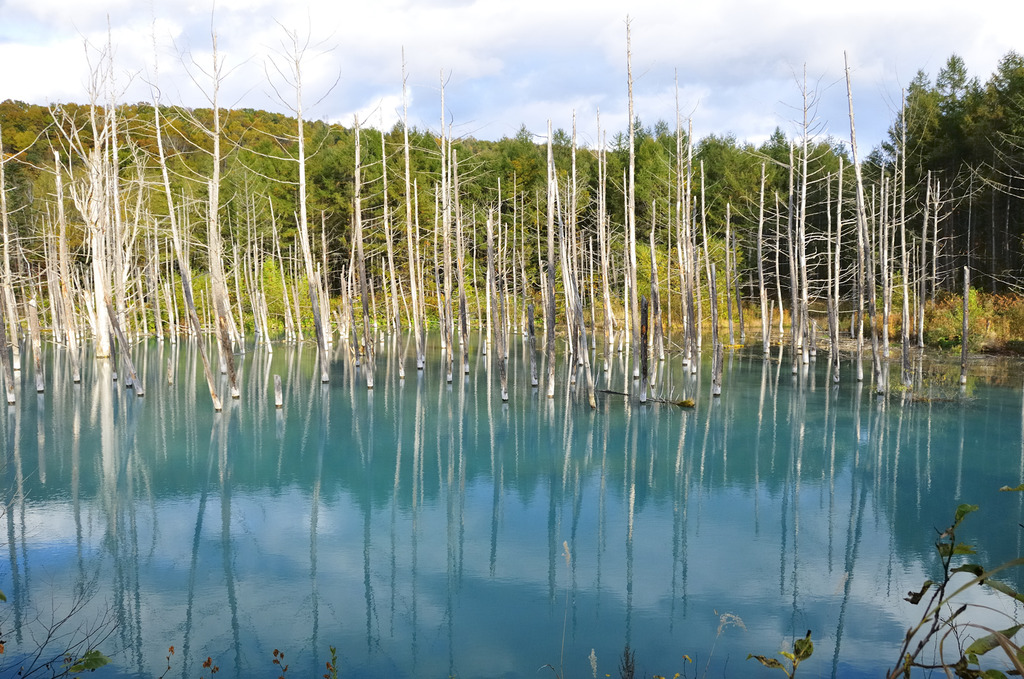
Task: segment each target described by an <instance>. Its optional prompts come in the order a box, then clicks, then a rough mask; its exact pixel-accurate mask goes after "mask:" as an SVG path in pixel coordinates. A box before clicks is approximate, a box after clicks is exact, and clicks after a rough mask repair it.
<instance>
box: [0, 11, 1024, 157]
mask: <svg viewBox="0 0 1024 679" xmlns="http://www.w3.org/2000/svg"><path fill="white" fill-rule="evenodd" d="M627 13H628V14H629V17H630V23H631V26H632V53H633V77H634V81H635V84H634V95H635V102H636V103H635V106H636V114H637V116H638V117H639V118H640V119H641V121H643V122H644V123H645V124H653V123H654V122H656V121H657V120H659V119H662V120H666V121H669V122H670V123H672V124H674V121H675V118H676V77H677V74H678V83H679V108H680V109H681V111H682V114H683V116H684V117H691V118H692V122H693V129H694V134H695V135H696V136H697V137H703V136H705V135H707V134H710V133H714V134H733V135H735V136H736V137H737V138H739V139H742V140H750V141H753V142H755V143H757V142H760V141H762V140H763V139H765V138H766V137H767V136H768V135H769V134H771V132H772V131H773V130H774V129H775V127H776V126H780V127H782V129H783V130H784V131H786V132H787V133H789V134H795V133H796V131H797V129H798V126H797V122H796V121H798V119H799V118H800V116H801V113H800V105H801V101H802V93H801V87H800V81H801V80H802V78H803V73H804V69H805V68H806V74H807V82H808V87H809V89H811V90H812V93H813V94H814V100H815V101H816V103H817V106H816V108H815V113H816V117H815V121H816V129H817V130H818V131H819V132H820V133H821V134H833V135H835V136H836V137H839V138H842V139H848V138H849V119H848V115H847V102H846V86H845V81H844V80H843V53H844V51H845V52H847V53H848V55H849V59H850V66H851V69H852V75H853V88H854V99H855V115H856V120H857V133H858V141H859V143H860V144H861V146H862V147H871V146H873V145H875V144H877V143H878V141H879V140H880V139H881V137H882V135H883V134H884V133H885V130H886V128H887V127H888V126H889V124H890V122H891V120H892V114H893V110H894V108H896V107H898V106H899V98H900V88H901V87H902V86H905V85H906V84H907V83H908V82H909V81H910V80H911V79H912V78H913V77H914V75H915V73H916V72H917V71H918V70H919V69H922V70H924V71H925V72H926V73H928V74H929V76H931V77H932V78H934V76H935V74H936V73H937V72H938V71H939V69H940V68H942V66H943V64H944V63H945V62H946V60H947V59H948V57H949V55H950V54H952V53H954V52H955V53H957V54H959V55H960V56H962V57H963V58H964V59H965V61H966V63H967V66H968V69H969V70H970V72H971V74H972V75H974V76H977V77H979V78H980V79H981V80H982V81H984V80H986V79H987V78H988V77H989V75H990V74H991V73H992V71H993V70H994V68H995V66H996V64H997V62H998V60H999V58H1000V57H1002V56H1003V55H1005V54H1006V53H1007V52H1008V51H1010V50H1018V51H1024V37H1021V35H1022V33H1021V27H1022V26H1024V2H1020V0H972V1H970V2H963V1H962V0H956V1H955V2H954V1H951V0H854V1H853V2H849V3H839V2H808V1H807V0H773V1H772V2H763V1H761V0H703V1H702V2H695V1H694V0H631V1H629V2H610V1H608V0H586V1H584V0H547V1H544V0H516V1H515V2H512V1H510V0H370V1H366V0H363V1H361V2H354V1H353V0H310V1H309V2H308V3H302V2H294V1H290V0H219V2H217V4H216V7H214V4H213V2H211V0H179V1H176V2H167V1H164V0H151V1H150V2H145V1H140V0H78V1H77V2H70V1H69V0H0V100H2V99H19V100H22V101H28V102H32V103H41V104H44V103H50V102H62V101H84V100H86V98H87V94H86V93H87V89H88V87H87V83H88V81H89V74H90V64H91V63H92V64H95V63H96V62H97V60H98V51H97V50H99V49H100V48H102V47H103V46H104V45H106V43H107V36H108V21H109V29H110V31H109V32H110V40H111V42H112V44H113V51H114V58H115V62H114V63H115V78H116V82H117V90H118V91H119V92H121V95H120V96H121V98H122V99H123V100H126V101H149V100H151V95H150V83H152V82H153V81H154V80H156V81H157V82H158V83H159V85H160V88H161V91H162V93H163V94H162V102H163V103H180V104H185V105H190V106H203V105H205V104H206V103H207V101H206V99H205V96H204V91H205V92H209V91H210V87H209V85H210V79H209V78H208V76H207V75H205V74H204V72H203V70H202V69H205V70H206V71H207V72H209V70H210V65H211V63H212V57H211V28H212V29H214V30H215V31H216V33H217V36H218V46H219V49H220V54H221V56H222V57H223V60H224V72H225V75H224V79H223V85H222V94H221V103H222V106H239V107H251V108H267V109H274V110H281V111H286V110H287V109H286V107H285V104H282V102H281V101H280V100H279V98H278V96H277V95H283V96H284V97H286V98H287V97H289V96H291V95H290V94H289V90H288V87H287V85H288V83H287V82H286V81H281V79H280V78H279V77H278V76H277V72H278V71H277V69H276V68H275V64H276V66H277V67H278V68H281V69H287V62H286V61H285V60H286V58H287V56H288V52H289V51H290V45H291V42H290V38H289V31H291V32H293V33H292V34H293V35H298V36H299V37H300V40H302V41H305V42H307V43H308V47H307V49H306V51H305V54H304V58H303V61H302V78H303V89H304V97H303V99H304V106H305V108H306V109H307V111H306V114H307V117H310V118H319V119H327V120H330V121H333V122H341V123H343V124H345V125H350V124H351V122H352V119H353V115H356V114H358V115H359V116H360V118H361V119H362V120H363V121H364V124H367V125H370V126H374V127H378V126H380V125H382V124H383V125H384V126H386V127H390V126H391V125H393V124H394V122H395V121H396V120H398V118H399V116H400V115H401V108H402V103H401V102H402V51H403V49H404V52H405V62H406V70H407V73H408V90H409V102H410V103H409V106H410V110H409V118H410V123H411V124H412V125H415V126H417V127H420V128H428V129H432V130H436V129H438V128H439V127H440V120H441V103H440V82H441V77H442V76H441V74H442V73H443V74H444V79H445V81H446V86H445V108H446V112H447V119H448V122H449V123H450V124H451V125H452V130H453V133H454V134H455V135H456V136H474V137H477V138H481V139H500V138H501V137H504V136H512V135H514V134H515V133H516V131H517V130H518V129H519V128H520V126H521V125H523V124H525V125H526V126H527V128H528V129H529V130H531V131H533V132H535V133H543V132H544V130H545V128H546V124H547V120H549V119H550V120H551V121H552V124H553V125H554V126H555V127H556V128H558V127H561V128H564V129H566V130H570V129H571V126H572V115H573V112H574V111H575V113H576V116H577V119H578V123H577V125H578V130H579V136H580V140H581V143H584V144H590V145H592V144H593V143H594V142H595V140H596V129H597V114H598V110H600V114H601V125H602V127H603V128H604V129H606V130H611V134H614V132H616V131H620V130H624V129H626V120H627V89H626V15H627ZM307 37H308V40H307ZM87 44H88V45H89V47H87V46H86V45H87ZM157 74H158V75H157ZM190 74H191V77H190ZM335 83H336V84H335ZM197 84H198V86H197ZM332 85H333V88H332ZM287 103H288V104H292V103H293V102H291V101H289V102H287Z"/></svg>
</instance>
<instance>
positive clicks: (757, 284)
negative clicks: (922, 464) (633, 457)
mask: <svg viewBox="0 0 1024 679" xmlns="http://www.w3.org/2000/svg"><path fill="white" fill-rule="evenodd" d="M102 56H103V59H101V60H100V61H99V62H98V63H97V65H96V66H95V67H94V71H93V73H92V78H91V80H90V81H89V82H90V86H89V91H88V92H86V93H85V98H86V99H87V101H86V103H81V104H71V103H69V104H53V105H49V106H44V105H40V104H32V103H24V102H18V101H10V100H7V101H4V102H3V103H2V104H0V148H2V151H3V153H2V155H0V186H2V188H3V190H2V191H0V197H2V201H0V213H2V217H3V271H2V274H3V279H2V283H3V293H4V294H3V295H2V296H0V297H2V298H3V299H2V300H0V301H2V303H3V306H4V309H3V314H4V316H5V323H4V331H5V332H4V335H5V337H0V341H2V342H4V343H6V342H8V341H9V342H11V345H12V347H13V349H14V351H13V356H14V359H13V360H14V369H18V367H19V354H20V348H19V347H21V346H23V345H24V344H25V343H27V342H30V341H31V342H39V341H42V340H41V338H42V337H43V336H47V337H48V338H49V339H50V340H52V341H54V342H56V343H58V344H62V345H66V346H68V347H69V349H70V350H71V351H72V352H74V353H76V355H77V353H78V351H79V348H78V347H79V345H80V344H81V343H82V341H83V340H92V341H93V342H94V343H95V345H94V351H95V353H96V355H97V356H101V357H102V356H106V355H109V353H110V351H111V350H112V349H113V350H114V351H116V350H117V342H118V341H121V342H122V345H121V348H122V349H127V348H129V347H130V346H132V344H133V342H135V341H137V340H139V339H141V338H145V337H154V336H155V337H158V338H159V339H161V340H163V338H164V336H165V335H166V336H168V337H170V338H173V337H174V336H175V335H177V334H180V333H191V334H198V333H211V334H216V335H217V336H218V337H219V339H220V342H219V345H220V347H221V364H222V368H223V367H224V365H223V364H224V363H225V362H227V363H231V359H230V356H231V353H232V351H231V347H232V346H233V345H234V346H238V345H239V344H240V343H244V338H245V336H246V335H247V334H249V333H254V335H255V337H256V341H257V342H261V343H264V344H265V345H266V346H268V347H270V346H271V341H272V340H278V339H282V338H284V339H305V338H307V337H308V338H313V337H315V338H316V340H317V342H318V345H319V346H320V347H321V351H322V350H323V347H324V345H325V344H329V343H330V342H331V341H333V340H332V338H333V337H334V336H335V335H338V336H340V337H342V338H347V337H351V338H353V340H354V342H353V345H354V348H353V349H352V351H353V355H354V356H355V357H356V360H358V357H359V355H364V354H365V355H368V356H369V357H371V358H372V352H373V344H374V341H373V339H372V338H373V337H375V336H376V334H377V333H382V332H392V331H395V330H398V329H400V328H413V327H415V329H416V332H415V336H416V337H417V346H418V349H417V356H418V357H419V364H420V365H422V335H423V333H424V329H425V328H426V327H428V326H431V327H440V328H441V330H442V331H443V332H444V335H445V337H446V338H447V345H448V346H451V345H452V334H453V333H454V332H457V331H459V332H462V334H463V336H465V333H466V332H467V327H469V326H478V327H480V328H483V327H484V326H486V328H487V337H488V341H490V340H491V333H492V327H493V328H495V329H496V330H495V332H496V333H497V334H498V336H497V338H496V339H495V341H498V342H500V341H505V342H507V337H505V338H504V340H503V339H502V337H501V335H502V334H504V335H507V333H508V332H509V331H511V330H513V329H515V330H517V331H518V330H522V331H523V333H524V335H525V334H526V329H527V325H528V323H527V316H528V315H529V314H531V313H532V306H533V305H534V304H535V303H536V304H538V305H540V306H541V309H542V311H543V317H544V319H545V321H544V327H545V332H547V333H549V335H548V336H549V338H553V337H554V334H553V333H554V332H555V329H556V327H557V328H558V332H559V333H562V332H563V330H564V331H565V333H566V334H567V335H568V336H569V337H570V338H571V342H570V343H571V344H573V343H575V342H578V341H580V339H581V337H582V336H586V335H587V333H591V334H594V335H597V334H600V335H601V336H603V337H604V338H605V340H606V342H605V343H606V344H607V345H609V346H612V345H613V344H614V343H615V342H616V341H618V342H619V343H620V344H621V343H622V342H625V343H626V344H627V345H628V344H630V343H632V344H633V345H640V344H641V342H640V337H639V334H638V333H639V329H640V328H641V326H642V329H643V330H645V331H646V330H647V327H648V324H647V322H646V321H641V316H640V309H639V306H640V302H641V300H640V298H643V300H642V301H643V302H644V303H645V305H646V302H647V300H650V305H651V306H650V313H651V314H652V318H653V319H654V320H653V321H652V322H651V325H652V327H653V330H654V332H653V335H652V339H648V340H646V341H645V342H644V344H650V345H651V346H652V347H653V346H654V342H655V341H656V342H658V343H659V346H660V354H661V356H664V352H665V345H666V340H667V344H668V350H669V351H674V350H678V351H680V352H681V353H683V355H684V358H685V360H689V358H690V356H691V352H692V351H693V350H694V349H699V346H700V343H701V340H702V337H703V336H704V335H705V334H706V333H709V332H710V333H712V334H713V335H714V336H715V337H713V342H715V343H716V344H717V343H719V340H718V339H717V331H718V327H719V321H718V318H719V316H721V317H722V318H726V317H727V318H728V328H729V329H728V344H730V345H736V344H741V343H744V342H746V341H747V333H746V326H747V324H749V323H750V322H751V319H755V320H756V319H761V328H762V330H761V340H762V341H763V342H764V344H765V346H766V347H767V346H768V343H769V342H770V341H773V337H774V339H776V340H778V341H784V340H785V341H792V343H793V347H794V349H796V350H799V349H800V348H801V347H803V346H805V342H809V343H811V344H812V345H813V344H815V343H816V342H817V341H818V340H817V339H816V334H815V333H816V329H817V326H818V323H821V324H822V326H823V327H824V326H825V325H826V324H827V325H828V327H829V330H828V335H829V337H830V338H831V339H830V341H831V343H832V346H833V347H834V348H837V347H838V346H839V345H838V341H839V334H840V331H841V330H840V329H841V328H842V331H843V332H844V333H847V332H848V334H849V337H851V338H853V337H854V336H856V335H857V334H858V331H857V330H856V328H860V330H859V332H860V337H861V339H860V340H858V345H857V346H858V350H860V349H861V347H862V346H863V344H862V343H863V342H864V341H865V340H864V339H863V332H865V330H864V329H863V328H864V325H865V323H867V324H868V325H869V326H870V327H869V330H868V332H870V336H871V341H872V344H873V345H876V348H875V349H874V351H875V354H876V355H877V352H878V351H884V355H885V356H888V351H889V349H888V346H889V340H890V338H896V339H897V340H899V339H900V338H901V337H902V339H903V343H904V345H905V346H906V345H907V344H908V343H909V342H911V341H913V340H916V342H917V343H918V344H919V345H920V346H924V345H925V343H928V344H933V345H943V346H955V345H959V344H962V342H961V329H960V325H959V324H960V322H961V320H963V312H962V311H960V301H961V300H962V297H961V295H962V292H963V290H964V287H965V284H966V283H968V282H969V285H970V286H972V288H973V289H974V290H975V291H976V292H975V293H972V295H971V296H969V297H970V300H968V301H969V302H970V303H971V304H973V305H974V306H973V307H971V311H970V315H972V316H975V315H976V314H977V313H982V312H983V311H984V310H987V313H988V314H989V318H988V322H987V323H986V325H985V326H984V327H983V328H981V329H980V330H979V331H978V332H977V333H976V334H974V335H972V339H971V348H972V349H978V348H985V347H988V348H999V349H1007V348H1014V347H1015V346H1016V343H1015V341H1016V340H1019V339H1024V305H1021V304H1019V303H1018V301H1017V296H1018V294H1019V292H1020V281H1021V274H1022V264H1024V262H1022V254H1024V242H1022V239H1024V224H1022V220H1024V213H1022V211H1021V206H1022V205H1024V203H1022V200H1024V171H1022V170H1024V57H1022V56H1021V55H1020V54H1018V53H1016V52H1010V53H1008V54H1006V55H1005V56H1004V57H1003V58H1002V59H1001V60H1000V62H999V64H998V67H997V69H996V71H995V72H994V73H993V74H992V75H991V76H990V77H989V78H988V80H987V81H985V82H981V81H980V80H978V79H976V78H971V77H969V76H968V71H967V65H966V64H965V63H964V61H963V60H962V59H961V58H960V57H958V56H956V55H953V56H951V57H950V58H949V59H948V60H947V62H946V63H945V65H944V66H943V67H942V68H941V69H940V70H939V72H938V73H937V74H936V75H935V77H934V79H933V78H932V77H931V76H930V75H929V74H927V73H925V72H923V71H921V72H918V73H917V75H916V76H915V78H914V79H913V80H912V81H911V83H910V84H909V86H908V87H907V88H906V90H905V93H904V98H903V101H902V102H901V106H900V109H899V110H898V112H897V114H896V116H895V118H894V120H893V122H892V124H891V126H890V129H889V133H888V137H887V139H886V140H885V141H884V142H883V143H882V144H881V145H879V146H878V147H876V148H874V149H871V150H870V151H869V152H868V153H867V154H863V153H861V156H860V157H858V155H857V149H856V145H855V144H856V142H855V128H854V123H853V121H854V119H855V109H856V99H855V97H854V93H855V86H856V83H855V82H854V83H850V81H849V74H848V73H847V86H848V90H849V93H850V112H851V120H850V128H851V136H850V137H849V138H845V139H838V138H834V137H822V136H820V135H818V134H817V133H816V130H817V129H818V126H817V122H816V119H815V104H816V97H817V93H816V92H815V91H814V90H813V89H811V88H809V87H808V86H807V85H806V84H805V85H804V87H803V89H802V91H801V92H799V95H800V96H802V119H803V125H802V129H801V130H800V131H799V132H798V133H797V134H795V135H793V136H792V138H791V137H788V136H787V135H786V134H785V133H784V132H783V131H782V130H781V129H776V130H775V132H774V134H772V135H771V137H770V138H769V139H768V140H767V141H765V142H764V143H762V144H760V145H757V146H755V145H753V144H751V143H747V142H741V141H738V140H737V139H736V138H734V137H732V136H728V135H714V134H710V135H706V136H699V132H695V131H693V130H691V129H689V125H688V121H687V120H685V119H684V118H683V117H682V116H681V115H677V119H676V120H674V121H671V122H667V121H663V120H659V121H657V122H655V123H654V124H653V125H652V124H649V123H645V122H643V121H642V120H641V117H642V116H641V114H637V113H635V112H634V111H633V106H632V97H631V98H630V119H631V120H633V121H634V124H633V125H632V127H631V129H627V130H618V131H608V130H603V129H601V127H600V120H599V119H598V120H596V121H581V120H575V118H574V129H572V130H564V129H556V130H554V131H551V130H540V131H538V130H528V129H526V127H525V126H523V127H521V128H520V130H519V131H518V133H517V134H516V135H515V136H513V137H506V138H503V139H500V140H497V141H487V140H479V139H474V138H472V137H463V138H452V137H451V135H450V132H449V131H448V130H449V129H450V127H449V126H450V122H451V121H449V120H447V118H446V115H447V113H446V112H445V111H446V109H445V106H444V93H443V89H442V93H441V100H440V102H439V116H438V120H439V125H438V128H437V129H416V128H411V129H410V128H409V127H408V126H407V125H405V124H403V123H401V122H400V123H398V124H396V125H395V126H394V127H393V128H392V129H390V130H387V131H384V132H382V131H380V130H376V129H371V128H362V126H361V121H359V120H354V121H353V123H352V125H351V126H348V127H346V126H343V125H339V124H329V123H327V122H324V121H317V120H305V119H304V118H303V114H302V111H303V100H302V97H303V95H302V89H301V77H299V74H301V59H302V54H301V46H300V45H298V44H296V49H295V52H294V54H293V57H294V59H293V61H292V62H291V64H290V65H291V66H292V67H294V68H293V70H292V71H291V72H292V73H293V75H294V78H293V79H292V80H290V81H287V82H285V83H284V84H283V85H281V87H280V88H279V90H278V91H279V92H281V93H288V94H287V95H286V97H287V96H290V97H292V98H291V99H286V98H283V99H282V101H284V103H285V105H286V107H287V108H289V110H290V114H288V115H286V114H281V113H272V112H267V111H262V110H253V109H245V108H242V109H231V110H229V109H224V108H221V107H220V106H219V103H218V99H217V92H218V87H219V86H220V83H221V80H220V79H221V77H222V76H221V74H220V72H219V71H218V69H217V63H218V61H217V55H216V52H214V68H213V69H212V71H211V73H212V74H213V75H212V76H211V78H210V81H209V83H208V96H209V97H210V101H211V103H212V105H211V106H210V107H209V108H185V107H180V106H175V105H173V104H167V103H163V102H161V101H159V96H158V94H154V100H153V101H152V102H148V103H146V102H138V103H133V104H132V103H119V102H115V101H114V97H113V95H112V94H111V90H112V89H113V88H112V85H111V81H112V75H110V73H111V71H112V69H111V65H110V63H109V61H110V53H109V51H105V52H103V54H102ZM627 58H628V57H627ZM805 82H806V81H805ZM629 85H630V93H631V92H632V76H631V75H630V83H629ZM595 125H596V129H597V130H598V131H597V134H596V135H594V134H593V132H588V135H587V136H588V138H592V139H597V140H600V141H599V142H598V143H593V144H591V145H590V146H589V147H588V146H586V145H582V144H580V143H578V139H579V136H580V135H579V134H578V132H577V129H575V128H577V127H584V126H585V127H586V129H588V130H593V129H594V126H595ZM556 244H557V245H556ZM967 276H969V281H965V278H966V277H967ZM901 306H902V310H901V309H900V307H901ZM967 306H968V305H967V304H966V303H965V304H964V305H963V308H964V309H966V308H967ZM870 310H874V313H871V312H870ZM744 315H746V323H745V322H744ZM734 316H735V327H734ZM549 318H550V319H554V321H553V322H548V319H549ZM787 318H788V319H796V320H794V321H793V322H791V323H789V328H790V337H789V339H786V336H785V334H784V332H785V326H784V324H783V321H784V320H786V319H787ZM711 319H714V321H713V322H712V320H711ZM775 323H777V324H778V326H777V334H776V335H774V336H773V334H772V330H771V329H772V328H773V327H775ZM456 326H461V327H458V328H457V327H456ZM588 326H589V330H588V329H587V328H588ZM876 326H877V327H876ZM965 327H966V326H965ZM499 330H501V331H502V332H499ZM360 333H361V335H362V336H361V337H360ZM616 333H618V334H616ZM581 334H582V335H581ZM662 335H663V336H662ZM111 338H113V339H111ZM119 338H120V339H119ZM616 338H618V340H616ZM172 341H173V340H172ZM721 343H725V340H724V339H723V340H721ZM878 343H880V344H881V346H882V348H881V349H878V348H877V344H878ZM965 346H966V345H965ZM570 350H571V348H570ZM3 353H4V358H5V363H6V361H7V360H8V351H7V350H5V351H4V352H3ZM121 353H122V354H125V353H126V352H125V351H122V352H121ZM644 353H645V358H646V352H644ZM834 353H835V352H834ZM449 354H451V352H449ZM122 358H127V356H123V357H122ZM637 358H639V356H637ZM794 360H795V359H794ZM875 363H876V365H877V364H879V363H880V362H879V360H878V359H877V358H876V359H875ZM449 365H451V361H449ZM878 369H880V368H878ZM324 370H325V372H324V374H323V379H324V381H327V380H328V375H327V373H326V368H324ZM130 372H131V370H130V368H129V373H130ZM209 372H210V369H208V370H207V373H208V375H209ZM450 373H451V368H449V376H450ZM7 374H8V376H9V375H10V372H9V368H8V372H7ZM837 377H838V375H837ZM370 379H372V378H368V380H370ZM6 382H7V384H8V385H10V384H11V379H10V377H8V378H7V380H6ZM370 384H371V386H372V381H371V382H370ZM212 389H213V387H212V381H211V391H212ZM8 394H9V398H11V397H12V396H11V391H10V388H9V389H8ZM215 401H216V397H215Z"/></svg>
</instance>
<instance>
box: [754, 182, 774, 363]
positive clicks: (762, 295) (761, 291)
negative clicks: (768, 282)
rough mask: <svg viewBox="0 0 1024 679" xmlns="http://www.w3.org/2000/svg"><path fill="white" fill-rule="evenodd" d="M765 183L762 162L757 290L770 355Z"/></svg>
mask: <svg viewBox="0 0 1024 679" xmlns="http://www.w3.org/2000/svg"><path fill="white" fill-rule="evenodd" d="M764 184H765V164H764V163H761V192H760V198H759V200H758V204H757V291H758V296H759V299H760V301H761V348H762V352H763V355H764V356H765V357H767V356H768V346H769V338H770V337H771V325H770V324H771V321H770V319H766V318H765V315H764V314H765V309H766V308H767V307H768V293H767V291H766V290H765V288H764V253H763V251H762V248H761V244H762V242H763V241H764Z"/></svg>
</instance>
